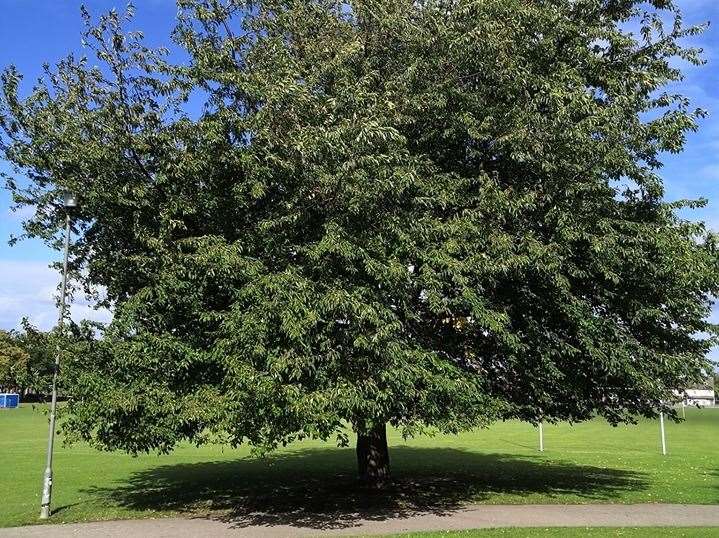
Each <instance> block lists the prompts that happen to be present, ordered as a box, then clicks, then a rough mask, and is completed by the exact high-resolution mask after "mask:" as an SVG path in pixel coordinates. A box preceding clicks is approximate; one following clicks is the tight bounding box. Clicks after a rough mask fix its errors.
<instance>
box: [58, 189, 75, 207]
mask: <svg viewBox="0 0 719 538" xmlns="http://www.w3.org/2000/svg"><path fill="white" fill-rule="evenodd" d="M62 205H63V206H65V208H66V209H70V208H73V207H77V196H76V195H75V193H72V192H70V191H65V193H64V194H63V199H62Z"/></svg>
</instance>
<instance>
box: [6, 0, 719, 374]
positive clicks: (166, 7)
mask: <svg viewBox="0 0 719 538" xmlns="http://www.w3.org/2000/svg"><path fill="white" fill-rule="evenodd" d="M81 3H83V2H81V1H78V0H0V13H2V15H1V16H0V68H3V67H5V66H7V65H10V64H13V65H15V66H17V67H18V69H19V70H20V72H21V73H23V74H24V75H25V82H26V84H27V85H30V84H31V83H32V81H33V80H35V79H36V78H37V77H38V76H39V75H40V73H41V69H42V64H43V62H49V63H50V64H52V63H55V62H57V61H58V60H60V59H61V58H63V57H64V56H65V55H66V54H67V53H69V52H71V51H72V52H76V53H79V54H82V45H81V32H82V21H81V18H80V5H81ZM677 3H678V4H679V6H681V7H682V8H683V10H684V13H685V20H686V22H687V23H702V22H706V21H710V22H711V23H712V24H711V25H710V27H709V29H708V30H707V31H706V32H705V33H704V34H702V35H701V36H698V37H696V38H693V39H692V41H691V42H690V43H691V44H692V45H695V46H699V47H702V48H703V49H704V57H705V59H706V60H707V62H708V63H707V65H705V66H702V67H694V66H689V65H687V66H685V75H686V78H685V80H684V81H682V82H681V83H680V84H678V85H677V87H676V88H675V89H678V90H679V91H680V92H681V93H683V94H685V95H687V96H688V97H689V98H690V99H691V100H692V103H693V105H694V106H696V107H701V108H704V109H706V110H707V111H708V112H709V116H708V117H707V118H706V119H704V120H702V122H701V128H700V131H699V132H698V133H696V134H691V135H690V136H689V139H688V142H687V145H686V148H685V151H684V152H683V153H681V154H679V155H666V156H665V158H664V163H665V166H664V169H663V171H662V175H663V177H664V179H665V185H666V195H667V199H669V200H675V199H680V198H699V197H703V198H707V199H708V200H709V206H708V207H707V208H705V209H702V210H694V211H692V212H691V213H686V214H685V216H687V217H689V218H692V219H695V220H704V221H705V222H707V223H708V224H709V225H710V227H712V228H713V229H715V230H717V231H719V83H718V82H719V80H718V79H719V69H717V68H718V67H719V2H717V1H716V0H678V1H677ZM84 4H85V5H86V6H87V8H88V9H89V10H90V12H91V13H93V14H98V13H102V12H104V11H107V10H109V9H111V8H113V7H117V8H118V9H120V10H122V9H123V7H124V1H123V0H121V1H113V0H85V2H84ZM135 4H136V6H137V10H136V11H137V12H136V17H135V20H134V22H133V29H139V30H142V31H143V32H144V34H145V38H146V43H147V44H148V45H150V46H162V45H167V44H168V37H169V34H170V32H171V30H172V28H173V26H174V18H175V13H176V7H175V1H174V0H136V2H135ZM0 170H2V171H5V172H10V168H9V167H8V166H7V164H6V163H3V162H2V161H0ZM11 206H12V203H11V199H10V196H9V194H8V192H7V191H6V190H5V189H4V188H0V329H13V328H17V327H18V326H19V323H20V320H21V318H22V317H23V316H27V317H28V318H29V319H30V321H31V322H32V323H34V324H35V325H37V326H39V327H40V328H42V329H48V328H50V327H52V326H53V325H54V324H55V322H56V319H57V310H56V308H55V299H54V296H55V295H56V293H57V291H56V290H57V285H58V282H59V278H60V277H59V275H58V273H57V272H56V271H54V270H52V269H50V268H49V267H48V264H49V263H51V262H54V261H57V260H59V259H60V257H61V254H60V253H58V252H54V251H52V250H50V249H48V248H47V247H45V246H44V245H43V244H42V243H40V242H38V241H29V240H28V241H21V242H19V243H18V244H16V245H15V246H12V247H11V246H9V245H8V242H7V240H8V239H9V237H10V236H11V235H12V234H15V235H18V234H20V233H21V222H22V220H23V218H24V217H27V216H28V213H27V210H25V211H19V212H13V211H12V210H11ZM71 314H72V317H73V319H74V320H75V321H79V320H80V319H83V318H87V319H96V320H100V321H106V320H108V319H109V313H108V312H105V311H96V310H94V309H93V308H92V307H91V305H89V304H87V303H86V302H84V301H83V300H82V298H80V297H78V298H76V300H75V302H74V303H73V304H72V307H71ZM713 319H714V320H715V321H719V307H718V308H715V314H714V315H713ZM713 355H714V357H715V360H719V351H717V352H715V353H714V354H713Z"/></svg>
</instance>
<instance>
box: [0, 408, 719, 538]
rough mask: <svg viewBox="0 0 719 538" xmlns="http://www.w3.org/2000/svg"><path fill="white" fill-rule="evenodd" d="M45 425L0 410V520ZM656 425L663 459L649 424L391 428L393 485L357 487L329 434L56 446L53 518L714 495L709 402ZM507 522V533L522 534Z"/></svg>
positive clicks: (385, 513)
mask: <svg viewBox="0 0 719 538" xmlns="http://www.w3.org/2000/svg"><path fill="white" fill-rule="evenodd" d="M46 425H47V419H46V416H45V415H43V414H42V413H41V412H39V411H33V410H32V409H31V407H29V406H25V407H23V408H22V409H19V410H2V412H0V489H1V490H2V491H3V499H2V501H0V526H13V525H21V524H28V523H37V519H36V518H37V513H38V510H39V495H40V488H41V480H42V473H43V466H44V458H45V439H46V434H47V430H46V428H47V426H46ZM667 436H668V448H669V452H670V453H669V455H668V456H667V457H662V456H661V454H660V453H659V449H660V441H659V426H658V424H657V422H644V423H641V424H640V425H639V426H627V427H619V428H612V427H610V426H608V425H606V424H605V423H604V422H602V421H594V422H591V423H587V424H582V425H578V426H575V427H570V426H568V425H560V426H545V448H546V451H545V452H544V453H542V454H540V453H538V452H537V450H536V447H537V432H536V430H535V429H533V428H532V427H531V426H529V425H527V424H521V423H517V422H508V423H500V424H497V425H495V426H493V427H492V428H491V429H489V430H483V431H476V432H471V433H466V434H463V435H459V436H438V437H434V438H426V437H423V438H418V439H414V440H411V441H409V442H407V443H405V442H404V441H403V440H402V438H401V437H400V436H399V435H397V434H396V433H395V432H392V434H391V445H392V449H391V457H392V467H393V473H394V477H395V483H396V484H395V486H394V487H393V488H392V489H391V490H390V491H388V492H386V493H383V494H374V495H367V494H366V493H365V492H362V491H359V490H358V489H357V486H356V482H355V479H354V466H355V462H354V451H353V450H352V449H338V448H335V447H334V446H333V445H332V444H324V443H319V442H304V443H301V444H296V445H292V446H290V447H288V448H287V449H286V450H283V451H281V452H279V453H277V454H275V455H274V456H273V457H272V458H271V459H270V460H267V461H258V460H253V459H251V458H248V450H247V449H244V448H243V449H239V450H233V449H229V448H227V447H224V448H223V447H219V446H213V447H203V448H195V447H192V446H182V447H180V448H179V449H178V450H176V451H175V452H174V453H173V454H172V455H170V456H156V455H148V456H140V457H137V458H133V457H130V456H127V455H124V454H108V453H101V452H97V451H95V450H92V449H90V448H88V447H86V446H83V445H76V446H73V447H70V448H66V447H63V446H62V443H60V444H59V445H58V447H57V452H56V456H55V463H56V465H55V486H54V498H53V506H54V508H55V510H56V513H55V515H54V516H53V518H52V521H53V522H67V521H85V520H99V519H115V518H138V517H158V516H165V515H176V514H182V513H187V512H192V513H195V514H197V513H199V514H202V513H205V512H209V511H212V512H213V513H215V514H217V515H224V516H226V517H232V518H234V519H235V520H238V521H239V522H240V523H247V524H252V523H265V524H269V523H272V522H282V523H289V524H292V523H302V524H309V525H316V526H318V528H320V527H322V526H327V525H329V524H349V523H351V521H352V519H353V518H356V517H358V512H362V514H364V515H367V514H369V515H371V516H374V517H378V518H384V517H391V516H394V515H403V514H412V513H418V512H425V511H434V512H439V513H442V512H444V513H447V512H451V511H452V510H453V509H455V508H457V507H458V506H460V505H462V504H463V503H467V502H479V503H495V504H496V503H593V502H621V503H638V502H675V503H705V504H709V503H711V504H713V503H716V502H718V501H719V458H718V457H717V455H718V454H719V448H717V442H718V441H719V409H707V410H695V409H691V410H688V411H687V422H685V423H682V424H668V425H667ZM259 512H262V514H259ZM714 531H716V529H714ZM477 532H483V531H477ZM517 532H519V533H520V534H516V535H513V534H507V535H506V536H535V535H534V534H529V533H531V532H535V531H524V530H522V531H517ZM537 532H540V531H537ZM567 532H574V531H567ZM642 532H643V531H642ZM522 533H524V534H522ZM583 535H584V534H583ZM430 536H431V535H430ZM459 536H462V534H460V535H459ZM478 536H482V537H484V536H487V537H490V536H495V535H493V534H478ZM497 536H505V535H502V534H498V535H497ZM537 536H541V534H538V535H537ZM567 536H574V535H573V534H567ZM627 536H644V534H627Z"/></svg>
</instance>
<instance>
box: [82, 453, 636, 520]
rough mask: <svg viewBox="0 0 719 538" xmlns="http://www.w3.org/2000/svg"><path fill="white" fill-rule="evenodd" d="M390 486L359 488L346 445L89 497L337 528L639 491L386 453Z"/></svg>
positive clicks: (623, 481)
mask: <svg viewBox="0 0 719 538" xmlns="http://www.w3.org/2000/svg"><path fill="white" fill-rule="evenodd" d="M391 457H392V467H393V469H392V470H393V478H394V482H393V485H392V486H391V487H390V488H388V489H387V490H386V491H382V492H380V493H376V492H368V491H367V490H364V489H363V488H361V487H360V485H359V484H358V482H357V480H356V478H355V476H354V474H353V471H354V465H355V461H354V451H353V450H350V449H308V450H300V451H295V452H290V453H283V454H278V455H275V456H273V457H272V458H271V459H270V460H269V461H268V460H253V459H240V460H235V461H223V462H208V463H195V464H177V465H165V466H160V467H156V468H153V469H148V470H144V471H141V472H137V473H135V474H134V475H132V476H131V477H130V478H129V479H128V480H127V481H126V482H125V483H123V484H120V485H119V486H117V487H114V488H93V489H91V490H90V491H89V492H90V493H92V494H93V495H94V496H97V497H100V498H101V500H102V501H103V502H107V503H112V504H116V505H120V506H123V507H125V508H130V509H133V510H157V511H163V510H170V511H179V512H186V513H188V514H193V515H200V516H204V517H213V518H219V519H222V520H223V521H227V522H230V523H232V524H233V525H234V526H237V527H246V526H250V525H264V526H272V525H291V526H296V527H306V528H312V529H330V528H347V527H351V526H354V525H355V524H356V523H357V522H358V521H359V520H360V519H365V520H368V519H369V520H385V519H394V518H404V517H409V516H412V515H418V514H428V513H431V514H438V515H448V514H451V513H452V512H453V511H457V510H459V509H461V508H462V506H463V505H465V504H466V503H468V502H481V501H483V500H488V499H490V498H491V497H492V496H493V495H496V494H499V493H502V494H513V495H516V496H530V495H540V496H541V497H543V498H545V499H547V500H551V499H553V498H557V497H566V496H573V497H574V498H575V499H576V498H579V499H581V500H589V501H607V500H612V499H615V498H619V497H620V496H621V495H622V493H624V492H627V491H638V490H642V489H645V488H646V486H647V483H646V479H645V477H644V475H643V474H642V473H637V472H631V471H625V470H617V469H602V468H599V467H591V466H584V465H572V464H566V463H552V462H546V461H544V460H542V459H540V458H539V457H537V456H529V457H527V456H524V457H520V456H515V455H509V454H477V453H473V452H468V451H464V450H457V449H450V448H431V449H429V448H413V447H393V448H392V449H391Z"/></svg>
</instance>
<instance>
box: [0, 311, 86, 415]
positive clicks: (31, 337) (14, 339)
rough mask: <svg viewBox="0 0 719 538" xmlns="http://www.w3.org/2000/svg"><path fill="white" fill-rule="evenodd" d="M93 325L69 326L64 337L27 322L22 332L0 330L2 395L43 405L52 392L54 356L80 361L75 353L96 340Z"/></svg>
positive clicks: (22, 323) (0, 389) (23, 323)
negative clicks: (80, 347)
mask: <svg viewBox="0 0 719 538" xmlns="http://www.w3.org/2000/svg"><path fill="white" fill-rule="evenodd" d="M96 328H97V326H96V324H93V323H91V322H82V323H81V324H79V325H77V324H70V325H69V327H68V328H67V330H66V331H65V332H64V333H61V332H60V331H59V330H58V329H53V330H51V331H42V330H40V329H38V328H37V327H35V326H34V325H32V324H31V323H30V322H29V321H28V320H27V319H23V320H22V322H21V328H20V329H19V330H10V331H5V330H0V392H14V393H17V394H20V395H21V399H22V400H23V401H42V400H44V399H45V397H46V396H48V395H49V394H50V393H51V391H52V373H53V367H54V362H55V354H56V353H61V354H63V355H65V354H67V356H72V357H78V356H81V354H79V355H78V352H79V350H78V349H76V348H77V346H78V345H81V343H82V342H87V341H88V339H92V338H94V336H95V330H96Z"/></svg>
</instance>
